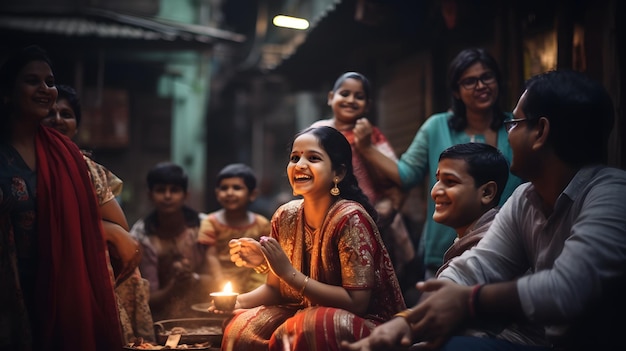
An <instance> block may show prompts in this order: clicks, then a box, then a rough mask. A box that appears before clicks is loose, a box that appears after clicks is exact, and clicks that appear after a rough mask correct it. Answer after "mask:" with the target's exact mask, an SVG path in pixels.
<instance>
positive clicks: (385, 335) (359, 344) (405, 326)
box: [341, 317, 412, 351]
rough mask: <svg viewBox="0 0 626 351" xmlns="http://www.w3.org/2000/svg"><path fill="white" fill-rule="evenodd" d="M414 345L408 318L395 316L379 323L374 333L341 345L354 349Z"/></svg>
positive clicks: (395, 347)
mask: <svg viewBox="0 0 626 351" xmlns="http://www.w3.org/2000/svg"><path fill="white" fill-rule="evenodd" d="M411 345H412V337H411V328H410V327H409V323H408V322H407V320H406V319H404V318H402V317H395V318H393V319H391V320H390V321H388V322H386V323H384V324H381V325H379V326H378V327H376V328H374V330H372V333H371V334H370V335H369V336H368V337H366V338H363V339H361V340H358V341H356V342H354V343H348V342H346V341H343V342H342V343H341V347H342V348H343V349H344V350H352V351H357V350H360V351H375V350H381V351H386V350H406V349H407V348H408V347H409V346H411Z"/></svg>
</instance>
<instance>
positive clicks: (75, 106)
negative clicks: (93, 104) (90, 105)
mask: <svg viewBox="0 0 626 351" xmlns="http://www.w3.org/2000/svg"><path fill="white" fill-rule="evenodd" d="M57 90H58V92H59V96H58V97H57V101H59V100H62V99H65V100H67V102H68V103H69V104H70V107H71V108H72V110H74V116H76V128H78V127H80V120H81V118H82V112H81V108H80V99H78V94H77V93H76V90H74V88H72V87H70V86H69V85H63V84H57Z"/></svg>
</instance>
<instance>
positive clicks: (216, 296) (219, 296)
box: [211, 282, 239, 311]
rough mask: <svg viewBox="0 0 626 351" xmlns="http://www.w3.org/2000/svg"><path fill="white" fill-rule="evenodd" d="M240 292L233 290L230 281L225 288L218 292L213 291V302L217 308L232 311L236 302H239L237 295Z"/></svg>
mask: <svg viewBox="0 0 626 351" xmlns="http://www.w3.org/2000/svg"><path fill="white" fill-rule="evenodd" d="M238 295H239V293H236V292H233V286H232V285H231V284H230V282H227V283H226V284H225V285H224V289H223V290H222V291H218V292H212V293H211V297H212V298H213V304H214V305H215V309H217V310H220V311H232V310H233V309H234V308H235V302H237V296H238Z"/></svg>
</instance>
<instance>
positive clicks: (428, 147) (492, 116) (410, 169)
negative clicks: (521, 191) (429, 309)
mask: <svg viewBox="0 0 626 351" xmlns="http://www.w3.org/2000/svg"><path fill="white" fill-rule="evenodd" d="M499 83H500V69H499V68H498V65H497V63H496V61H495V59H494V58H493V57H491V56H490V55H489V54H488V53H487V52H486V51H485V50H484V49H476V48H472V49H466V50H463V51H461V52H460V53H459V54H458V55H457V56H456V57H455V58H454V60H453V61H452V62H451V64H450V67H449V70H448V84H449V88H450V90H451V92H452V107H451V109H450V111H448V112H444V113H438V114H435V115H432V116H431V117H430V118H428V119H427V120H426V121H425V122H424V124H423V125H422V126H421V127H420V129H419V131H418V132H417V134H416V135H415V138H414V139H413V142H412V143H411V145H410V146H409V148H408V149H407V150H406V151H405V152H404V154H402V156H401V157H400V159H399V160H398V161H397V162H396V161H393V160H391V159H389V158H387V157H385V156H384V155H382V154H381V153H380V152H377V151H376V149H375V148H374V147H372V146H371V145H370V144H369V143H368V140H369V139H368V137H366V136H367V135H369V133H370V131H369V130H370V128H371V127H370V124H369V122H368V121H367V120H360V121H359V124H358V126H357V128H355V136H356V137H355V141H356V143H355V144H356V145H357V147H358V148H359V150H360V151H361V154H362V155H363V156H364V157H365V158H366V159H367V161H368V162H369V163H371V164H372V165H373V166H375V167H377V168H378V169H380V170H381V171H382V173H384V174H385V175H386V176H387V177H389V178H390V179H391V180H393V181H394V182H396V183H397V184H399V185H400V186H402V188H403V189H405V190H407V191H408V190H409V189H410V188H412V187H414V186H416V185H418V184H421V182H422V181H423V180H424V178H425V177H426V176H427V175H428V184H427V185H428V189H430V187H432V185H433V184H434V183H435V181H436V180H435V173H436V172H437V162H438V160H439V154H440V153H441V152H442V151H443V150H445V149H446V148H448V147H450V146H452V145H455V144H461V143H467V142H481V143H487V144H490V145H492V146H495V147H497V148H498V149H499V150H500V151H502V153H503V154H504V156H505V157H506V159H507V161H508V162H509V163H510V162H511V158H512V152H511V147H510V146H509V142H508V138H507V133H506V130H505V128H504V125H503V121H504V120H506V119H510V118H511V115H510V113H505V112H503V111H502V110H501V108H500V106H499V103H498V102H499V97H500V93H501V86H500V84H499ZM521 183H522V180H521V179H520V178H518V177H516V176H514V175H509V181H508V182H507V186H506V188H505V189H504V193H503V194H502V199H501V202H500V205H502V204H503V203H504V202H505V201H506V199H508V197H509V196H510V195H511V193H512V192H513V190H514V189H515V188H516V187H517V186H518V185H519V184H521ZM428 193H430V192H428ZM445 205H446V204H438V206H445ZM434 210H435V203H434V202H433V199H432V198H430V196H429V197H428V210H427V216H426V222H425V224H424V229H423V232H422V237H421V241H422V242H421V245H422V252H423V255H424V266H425V268H426V278H429V277H431V276H432V275H434V272H436V271H437V268H438V267H439V266H441V264H442V263H443V254H444V253H445V251H446V250H447V249H448V247H450V245H452V243H453V241H454V239H455V238H456V233H455V232H454V230H453V229H452V228H450V227H447V226H444V225H441V224H438V223H436V222H435V221H433V219H432V215H433V212H434Z"/></svg>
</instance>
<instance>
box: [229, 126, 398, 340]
mask: <svg viewBox="0 0 626 351" xmlns="http://www.w3.org/2000/svg"><path fill="white" fill-rule="evenodd" d="M351 158H352V154H351V149H350V144H349V143H348V142H347V140H346V139H345V137H344V136H343V135H342V134H341V133H340V132H338V131H337V130H336V129H334V128H331V127H319V128H309V129H307V130H305V131H303V132H301V133H299V134H298V135H297V136H296V138H295V139H294V142H293V144H292V150H291V155H290V160H289V163H288V165H287V175H288V178H289V182H290V184H291V186H292V188H293V192H294V194H296V195H301V196H302V197H303V199H302V200H294V201H291V202H289V203H287V204H285V205H283V206H281V207H280V208H279V209H278V210H277V211H276V213H275V214H274V216H273V217H272V231H271V235H270V237H263V238H262V239H261V241H260V243H259V242H256V241H254V240H253V239H239V240H233V242H232V243H231V247H233V251H232V252H233V257H232V258H233V261H235V262H236V263H238V264H239V265H247V266H254V265H253V264H251V263H250V262H258V261H259V257H260V255H261V254H260V253H261V252H262V254H263V256H265V259H266V262H267V264H268V265H269V267H270V272H269V274H268V277H267V282H266V284H264V285H262V286H260V287H259V288H257V289H256V290H254V291H252V292H249V293H246V294H242V295H239V297H238V298H237V303H236V306H235V307H236V308H237V309H238V310H237V311H236V313H235V316H234V317H233V318H232V320H231V321H230V322H229V323H228V325H227V326H226V328H225V331H224V338H223V341H222V350H248V351H251V350H267V349H268V347H269V349H270V350H285V349H287V348H288V349H289V350H339V349H340V342H341V340H342V339H347V340H358V339H360V338H362V337H364V336H366V335H369V333H370V331H371V330H372V328H373V327H375V326H376V325H378V324H380V323H381V322H383V321H385V320H387V319H389V318H390V317H391V316H392V315H393V314H395V313H396V312H398V311H400V310H402V309H403V308H404V307H405V305H404V300H403V299H402V294H401V291H400V287H399V284H398V281H397V279H396V276H395V273H394V270H393V266H392V264H391V259H390V258H389V254H388V253H387V250H386V249H385V246H384V244H383V243H382V239H381V237H380V234H379V232H378V229H377V228H376V224H375V222H374V219H373V217H375V216H376V212H375V210H374V209H373V207H372V205H371V204H370V203H369V202H368V200H367V197H366V196H365V195H364V194H363V192H362V191H361V189H360V188H359V187H358V183H357V181H356V178H355V177H354V174H353V173H352V163H351ZM257 269H258V267H257ZM285 343H288V345H285Z"/></svg>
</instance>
